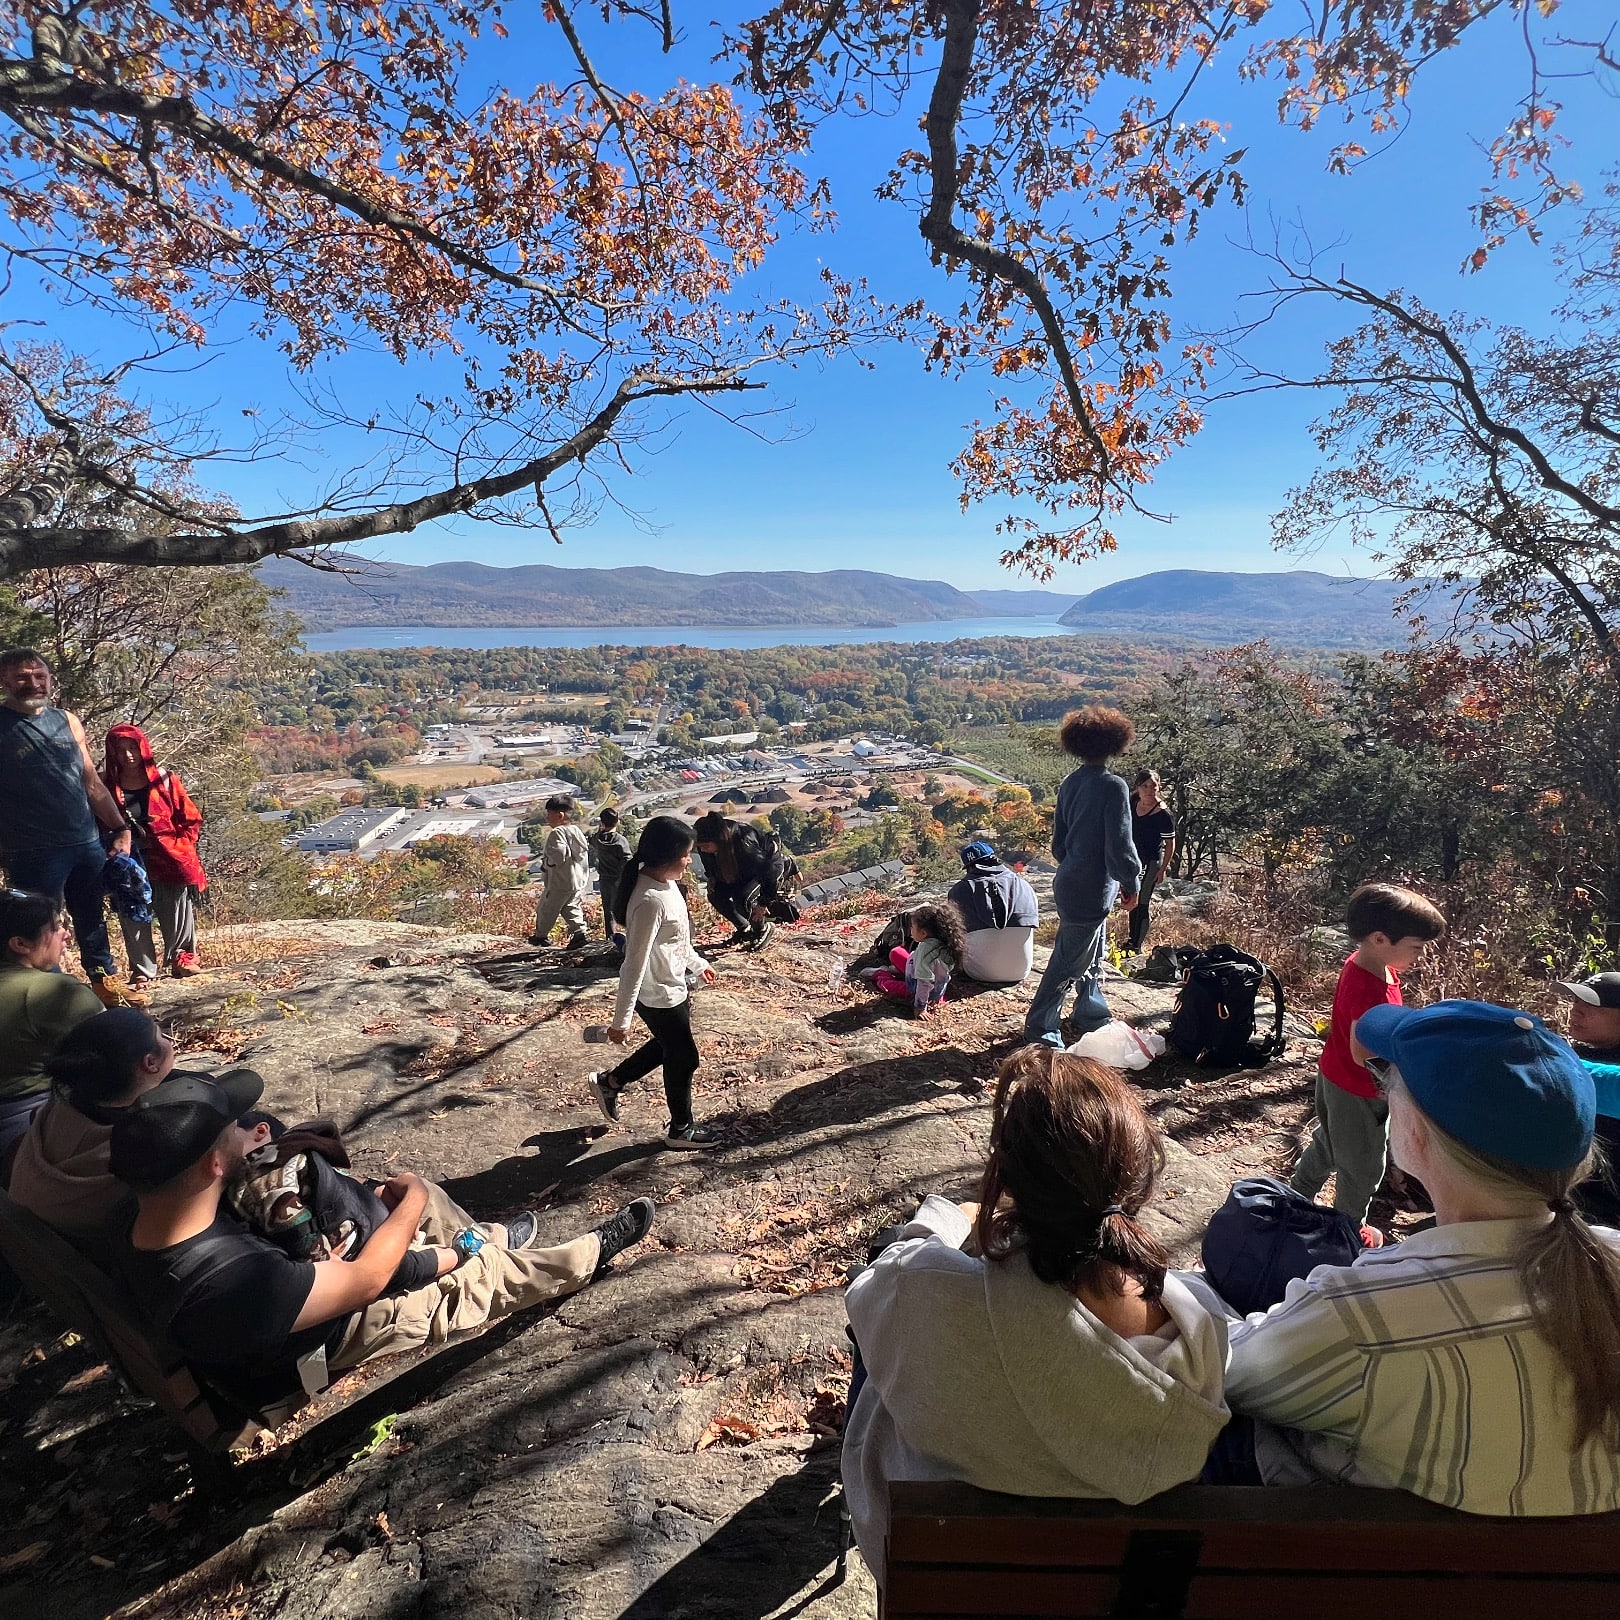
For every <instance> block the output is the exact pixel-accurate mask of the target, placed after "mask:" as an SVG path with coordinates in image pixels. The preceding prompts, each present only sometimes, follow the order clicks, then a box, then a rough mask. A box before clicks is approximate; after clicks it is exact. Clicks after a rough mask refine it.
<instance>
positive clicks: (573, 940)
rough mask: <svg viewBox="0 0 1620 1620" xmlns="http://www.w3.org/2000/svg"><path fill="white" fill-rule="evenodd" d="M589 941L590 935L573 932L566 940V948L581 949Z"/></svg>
mask: <svg viewBox="0 0 1620 1620" xmlns="http://www.w3.org/2000/svg"><path fill="white" fill-rule="evenodd" d="M590 942H591V936H590V935H589V934H574V935H572V936H571V937H570V939H569V941H568V949H569V950H571V951H582V950H584V949H585V947H586V946H587V945H589V944H590Z"/></svg>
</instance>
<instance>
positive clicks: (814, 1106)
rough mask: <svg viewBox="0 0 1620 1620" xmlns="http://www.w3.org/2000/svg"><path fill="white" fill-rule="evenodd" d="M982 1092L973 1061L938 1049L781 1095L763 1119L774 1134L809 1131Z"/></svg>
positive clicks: (854, 1067) (854, 1069) (844, 1072)
mask: <svg viewBox="0 0 1620 1620" xmlns="http://www.w3.org/2000/svg"><path fill="white" fill-rule="evenodd" d="M982 1089H983V1081H982V1080H981V1078H980V1077H979V1076H978V1075H977V1074H976V1073H975V1059H974V1057H973V1056H972V1055H971V1054H970V1053H967V1052H964V1051H962V1049H961V1048H960V1047H955V1046H943V1047H936V1048H933V1049H931V1050H928V1051H922V1052H909V1053H906V1054H905V1055H904V1056H901V1057H894V1058H880V1059H877V1060H875V1061H873V1062H870V1063H854V1064H851V1065H850V1067H849V1068H847V1069H840V1070H838V1071H837V1073H836V1074H829V1075H823V1076H822V1078H821V1079H819V1080H812V1081H811V1082H810V1083H809V1084H808V1085H803V1086H796V1087H795V1088H794V1089H793V1090H792V1091H786V1092H783V1094H782V1095H781V1096H780V1097H778V1098H777V1099H776V1101H775V1102H774V1103H772V1104H771V1106H770V1108H769V1110H767V1111H766V1113H765V1114H764V1115H763V1116H762V1117H763V1118H764V1119H765V1120H767V1121H768V1122H769V1124H770V1127H771V1129H772V1130H773V1131H774V1132H775V1133H776V1134H782V1133H784V1132H788V1131H801V1130H814V1129H816V1128H817V1127H818V1126H821V1125H828V1124H841V1123H846V1122H848V1121H849V1120H852V1119H862V1118H865V1117H867V1116H868V1115H871V1114H879V1113H885V1112H887V1111H888V1110H889V1109H892V1108H903V1107H906V1106H907V1105H909V1104H913V1103H919V1102H926V1101H928V1100H929V1099H930V1098H934V1097H939V1096H941V1095H945V1094H948V1093H950V1092H953V1091H955V1092H961V1093H965V1094H975V1093H977V1092H978V1091H980V1090H982Z"/></svg>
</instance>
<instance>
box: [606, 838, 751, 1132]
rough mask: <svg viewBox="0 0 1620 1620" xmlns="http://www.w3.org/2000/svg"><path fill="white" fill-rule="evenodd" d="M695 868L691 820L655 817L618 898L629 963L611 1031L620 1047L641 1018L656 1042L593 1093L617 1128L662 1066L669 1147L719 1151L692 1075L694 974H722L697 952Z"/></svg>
mask: <svg viewBox="0 0 1620 1620" xmlns="http://www.w3.org/2000/svg"><path fill="white" fill-rule="evenodd" d="M691 864H692V833H691V830H690V829H689V828H688V827H687V825H686V824H685V822H682V821H677V820H676V819H675V817H674V816H654V817H653V818H652V820H651V821H649V822H648V823H647V825H646V827H645V828H643V829H642V834H641V838H640V840H639V841H638V842H637V844H636V852H635V854H634V855H632V856H631V857H630V863H629V865H627V866H626V867H625V869H624V872H623V874H622V875H621V877H620V878H619V887H618V891H617V892H616V893H615V895H614V897H613V917H614V921H615V922H617V923H618V924H619V926H620V927H621V928H623V929H624V933H625V942H624V965H623V966H622V967H621V968H620V969H619V998H618V1002H617V1004H616V1005H615V1007H614V1009H613V1022H612V1023H611V1024H609V1025H608V1032H607V1038H608V1039H609V1040H610V1041H612V1042H613V1043H614V1045H615V1046H623V1045H624V1044H625V1043H626V1042H627V1041H628V1040H629V1039H630V1021H631V1019H632V1018H640V1020H641V1021H642V1023H644V1024H645V1025H646V1026H647V1029H648V1032H649V1034H650V1035H651V1039H650V1040H647V1041H644V1042H643V1043H642V1044H641V1045H640V1046H638V1047H637V1048H636V1049H635V1051H634V1052H632V1053H631V1054H630V1055H629V1056H628V1057H627V1058H625V1060H624V1061H623V1062H622V1063H620V1064H619V1065H618V1067H617V1068H613V1069H608V1070H605V1071H602V1072H599V1073H594V1074H592V1075H591V1093H592V1095H593V1096H594V1097H595V1098H596V1105H597V1107H598V1108H600V1109H601V1110H602V1117H603V1118H604V1119H605V1120H607V1122H608V1123H609V1124H610V1125H617V1124H618V1122H619V1096H620V1093H622V1092H623V1090H624V1088H625V1087H626V1086H628V1085H630V1084H632V1083H633V1082H635V1081H637V1080H640V1079H641V1078H642V1077H643V1076H644V1075H649V1074H651V1073H652V1071H653V1070H654V1069H656V1068H659V1067H662V1069H663V1071H664V1096H665V1098H666V1099H667V1101H668V1103H669V1122H668V1124H667V1125H665V1127H664V1145H665V1146H666V1147H672V1148H686V1149H699V1148H711V1147H713V1146H714V1145H715V1144H716V1142H717V1141H718V1140H719V1138H718V1137H717V1136H716V1135H715V1133H714V1132H713V1131H711V1130H707V1129H705V1128H704V1127H702V1126H700V1125H698V1124H696V1123H694V1121H693V1119H692V1076H693V1075H694V1074H696V1073H697V1068H698V1063H699V1061H700V1059H699V1057H698V1049H697V1042H696V1041H695V1040H694V1039H693V1037H692V998H691V991H690V990H689V989H688V987H687V973H688V970H690V971H692V972H696V973H699V974H701V975H702V977H703V980H704V982H705V983H706V984H713V983H714V969H713V968H711V967H710V966H709V964H708V963H707V962H705V961H704V960H703V958H702V957H701V956H699V955H698V954H697V952H696V951H694V950H693V949H692V919H691V916H690V915H689V914H688V912H687V909H686V896H685V894H684V893H683V892H682V890H681V877H682V875H683V874H684V873H685V872H686V869H687V868H688V867H689V866H690V865H691Z"/></svg>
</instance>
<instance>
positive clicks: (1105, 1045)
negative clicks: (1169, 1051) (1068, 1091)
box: [1069, 1018, 1164, 1069]
mask: <svg viewBox="0 0 1620 1620" xmlns="http://www.w3.org/2000/svg"><path fill="white" fill-rule="evenodd" d="M1069 1050H1070V1051H1071V1052H1073V1053H1074V1055H1075V1056H1076V1057H1084V1058H1095V1059H1096V1060H1097V1062H1099V1063H1106V1064H1107V1065H1108V1067H1109V1068H1111V1069H1145V1068H1146V1067H1147V1066H1148V1064H1150V1063H1151V1062H1152V1061H1153V1060H1154V1058H1156V1057H1162V1056H1163V1055H1164V1036H1162V1035H1156V1034H1154V1032H1153V1031H1152V1030H1151V1029H1145V1030H1144V1029H1132V1028H1131V1026H1130V1025H1129V1024H1123V1023H1121V1022H1120V1021H1119V1019H1117V1018H1116V1019H1115V1020H1114V1021H1113V1023H1111V1024H1104V1025H1103V1027H1102V1028H1101V1029H1094V1030H1091V1031H1090V1032H1089V1033H1088V1034H1085V1035H1082V1036H1081V1037H1080V1039H1079V1040H1077V1041H1076V1042H1075V1043H1074V1045H1073V1046H1071V1047H1070V1048H1069Z"/></svg>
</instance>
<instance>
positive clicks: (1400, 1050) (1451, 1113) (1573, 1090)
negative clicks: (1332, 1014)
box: [1356, 1001, 1597, 1170]
mask: <svg viewBox="0 0 1620 1620" xmlns="http://www.w3.org/2000/svg"><path fill="white" fill-rule="evenodd" d="M1356 1039H1357V1040H1358V1041H1360V1042H1361V1044H1362V1045H1363V1046H1365V1047H1366V1048H1367V1050H1368V1051H1369V1052H1371V1053H1373V1054H1374V1056H1376V1057H1381V1058H1384V1059H1385V1060H1386V1061H1388V1062H1389V1063H1392V1064H1393V1065H1394V1066H1395V1067H1396V1068H1397V1069H1399V1070H1400V1075H1401V1079H1402V1081H1403V1082H1404V1083H1405V1086H1406V1089H1407V1090H1408V1091H1409V1092H1410V1093H1411V1094H1412V1100H1413V1101H1414V1102H1415V1103H1416V1104H1417V1105H1418V1107H1419V1108H1421V1109H1422V1110H1423V1112H1424V1113H1425V1114H1427V1115H1428V1117H1429V1118H1430V1119H1432V1120H1433V1121H1434V1122H1435V1124H1436V1125H1438V1126H1439V1127H1440V1129H1441V1130H1443V1131H1444V1132H1445V1133H1446V1134H1447V1135H1448V1136H1451V1137H1454V1138H1455V1139H1456V1140H1457V1141H1459V1142H1461V1143H1462V1144H1463V1146H1464V1147H1470V1148H1473V1149H1474V1150H1475V1151H1476V1152H1479V1153H1489V1154H1490V1155H1492V1157H1494V1158H1498V1159H1505V1160H1507V1162H1508V1163H1509V1164H1519V1165H1523V1166H1524V1167H1525V1169H1527V1170H1571V1169H1573V1168H1574V1167H1575V1166H1576V1165H1578V1164H1579V1163H1580V1162H1581V1160H1582V1159H1584V1158H1585V1157H1586V1155H1587V1153H1588V1151H1589V1150H1590V1149H1591V1146H1592V1122H1593V1120H1594V1118H1595V1117H1596V1114H1597V1093H1596V1090H1595V1088H1594V1086H1593V1083H1592V1076H1591V1073H1590V1072H1589V1071H1588V1069H1587V1067H1586V1065H1585V1064H1584V1063H1582V1062H1581V1060H1580V1059H1579V1058H1578V1057H1576V1055H1575V1053H1574V1052H1573V1051H1572V1050H1571V1049H1570V1045H1569V1042H1568V1041H1566V1040H1565V1039H1564V1038H1563V1037H1562V1036H1561V1035H1555V1034H1554V1033H1553V1032H1552V1030H1550V1029H1548V1028H1547V1026H1546V1025H1545V1024H1544V1023H1542V1021H1541V1020H1540V1019H1539V1018H1535V1017H1532V1016H1531V1015H1530V1014H1529V1013H1523V1012H1515V1011H1514V1010H1513V1009H1512V1008H1511V1007H1494V1006H1492V1005H1491V1004H1490V1003H1489V1002H1484V1001H1437V1002H1436V1003H1435V1004H1434V1005H1433V1006H1432V1007H1390V1006H1384V1007H1374V1008H1373V1009H1372V1010H1371V1011H1370V1012H1366V1013H1363V1014H1362V1015H1361V1017H1360V1019H1359V1020H1358V1021H1357V1023H1356Z"/></svg>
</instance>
